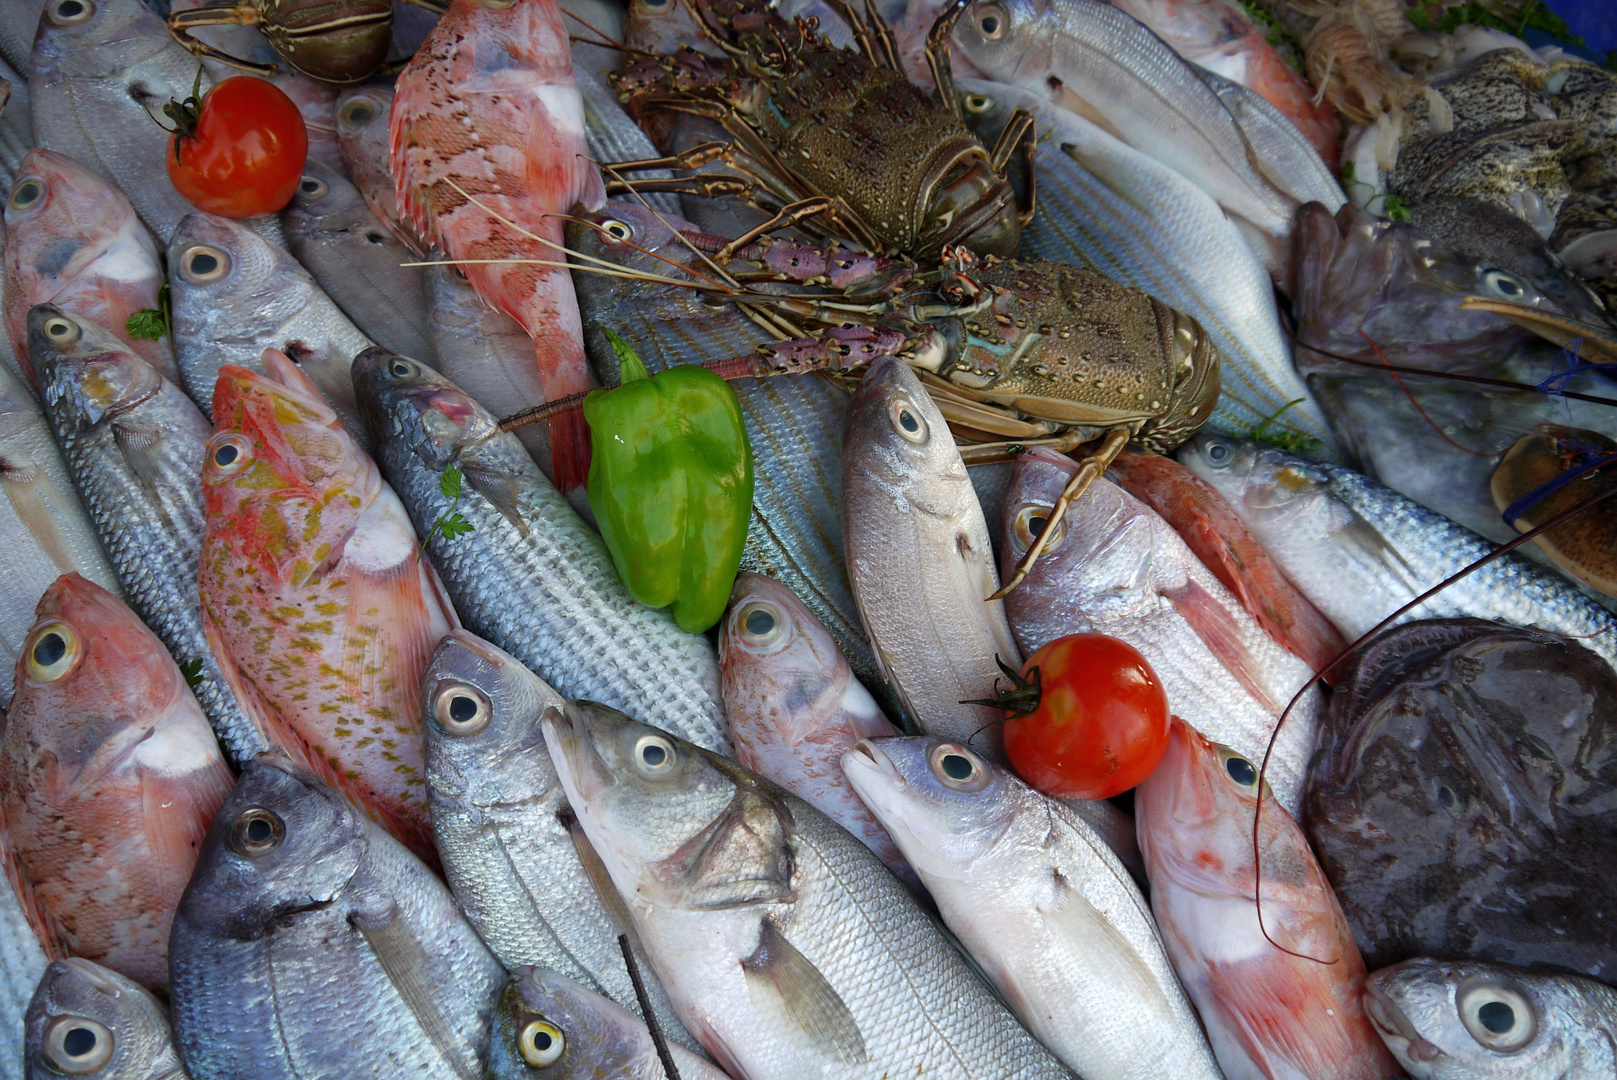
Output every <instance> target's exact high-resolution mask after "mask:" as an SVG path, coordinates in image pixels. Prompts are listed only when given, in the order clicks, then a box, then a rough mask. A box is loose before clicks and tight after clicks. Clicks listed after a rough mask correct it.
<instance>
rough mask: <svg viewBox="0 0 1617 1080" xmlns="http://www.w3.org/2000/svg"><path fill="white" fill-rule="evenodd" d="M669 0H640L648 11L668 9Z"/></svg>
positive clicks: (641, 4)
mask: <svg viewBox="0 0 1617 1080" xmlns="http://www.w3.org/2000/svg"><path fill="white" fill-rule="evenodd" d="M668 2H669V0H640V6H641V7H643V8H645V9H646V10H647V11H666V10H667V9H668Z"/></svg>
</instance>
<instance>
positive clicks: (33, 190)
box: [11, 180, 39, 206]
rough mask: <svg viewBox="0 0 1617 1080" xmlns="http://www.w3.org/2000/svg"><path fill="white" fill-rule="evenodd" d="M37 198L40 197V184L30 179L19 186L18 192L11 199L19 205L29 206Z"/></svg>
mask: <svg viewBox="0 0 1617 1080" xmlns="http://www.w3.org/2000/svg"><path fill="white" fill-rule="evenodd" d="M37 198H39V185H38V184H36V183H34V182H33V181H32V180H29V181H28V182H27V183H25V184H22V185H19V186H18V188H17V194H16V195H14V196H12V199H11V201H12V202H13V203H15V204H17V205H18V206H28V205H30V204H32V203H33V201H34V200H35V199H37Z"/></svg>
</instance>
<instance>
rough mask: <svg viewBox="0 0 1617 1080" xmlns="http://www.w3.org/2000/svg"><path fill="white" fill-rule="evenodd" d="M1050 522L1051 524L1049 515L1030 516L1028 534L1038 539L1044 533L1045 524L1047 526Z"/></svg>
mask: <svg viewBox="0 0 1617 1080" xmlns="http://www.w3.org/2000/svg"><path fill="white" fill-rule="evenodd" d="M1049 524H1050V519H1049V518H1047V517H1038V516H1036V515H1035V516H1034V517H1030V518H1028V519H1027V532H1028V535H1029V536H1031V537H1033V539H1035V540H1037V539H1038V538H1039V537H1041V536H1043V535H1044V529H1045V526H1047V525H1049Z"/></svg>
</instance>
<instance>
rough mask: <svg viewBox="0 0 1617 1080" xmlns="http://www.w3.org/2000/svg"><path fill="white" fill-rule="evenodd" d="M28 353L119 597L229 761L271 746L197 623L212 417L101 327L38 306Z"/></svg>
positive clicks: (245, 758) (32, 316)
mask: <svg viewBox="0 0 1617 1080" xmlns="http://www.w3.org/2000/svg"><path fill="white" fill-rule="evenodd" d="M29 326H30V330H29V338H30V346H29V348H30V351H31V352H32V354H33V356H34V364H35V370H37V371H38V372H39V379H40V384H39V385H40V396H41V397H42V398H43V399H44V403H45V415H46V417H47V419H48V420H49V421H50V424H51V428H52V429H53V430H54V432H55V434H56V442H57V445H58V446H59V447H60V448H61V452H62V458H63V460H64V461H65V463H66V465H67V468H68V472H69V473H70V474H71V476H72V478H73V485H74V487H76V488H77V489H78V492H79V496H80V498H81V499H82V500H83V505H84V507H85V509H86V510H87V511H88V512H89V516H90V520H91V522H92V523H93V524H94V526H95V529H96V533H97V535H98V536H100V538H101V541H102V543H103V545H104V546H105V549H106V550H107V552H109V553H110V555H111V557H112V561H113V564H114V565H115V566H116V567H117V571H118V579H119V581H120V582H122V583H123V585H124V595H125V596H126V597H127V599H128V602H129V605H130V607H131V608H133V609H134V611H135V613H136V614H138V615H139V616H140V617H141V618H142V619H144V620H145V622H146V624H147V625H148V626H150V627H151V628H152V631H153V632H154V633H156V634H157V636H158V637H159V638H160V639H161V640H162V642H163V644H164V645H165V646H167V648H168V650H169V653H170V655H172V656H173V657H174V662H175V663H177V664H180V665H182V668H183V670H184V671H186V672H187V682H188V683H190V686H191V689H192V691H193V692H194V693H195V694H196V697H197V700H198V702H200V703H201V705H202V710H203V712H204V713H205V714H206V715H207V717H208V722H209V723H210V724H212V725H213V729H214V731H215V733H216V734H217V735H218V736H219V741H220V742H221V743H222V744H223V745H224V748H225V751H226V753H227V754H228V755H229V757H230V760H231V761H232V762H234V763H241V762H244V761H248V760H250V759H251V758H252V757H253V756H254V755H255V754H258V753H259V752H260V751H263V750H265V749H268V746H269V744H268V743H267V742H266V741H265V740H264V734H263V732H262V731H260V730H259V727H258V724H257V722H256V721H254V719H253V718H252V717H251V715H249V714H248V712H247V711H246V710H245V709H244V708H243V707H242V704H241V702H239V701H237V700H236V695H235V693H234V692H233V691H232V690H231V688H230V684H229V681H228V680H227V679H226V677H225V674H224V672H223V671H222V670H221V668H220V664H219V660H218V658H216V657H215V656H214V655H213V649H212V648H211V647H210V646H209V644H208V639H207V635H206V634H205V633H204V631H203V627H202V611H201V602H200V599H199V595H198V592H197V571H198V567H199V563H200V560H201V556H202V534H203V526H204V517H205V514H204V510H203V500H202V486H201V477H202V457H203V453H204V447H205V446H206V444H207V442H208V439H209V438H210V437H211V436H212V435H213V425H212V424H211V423H209V422H208V420H207V418H206V417H204V416H203V415H202V414H201V413H200V412H199V411H197V407H196V406H195V405H194V404H192V402H191V400H190V399H189V398H187V397H186V396H185V393H184V392H183V391H182V390H180V388H179V387H178V386H175V385H174V384H173V383H172V382H170V381H169V380H168V379H166V378H164V377H163V376H162V375H161V374H159V373H158V372H157V371H156V370H155V369H154V368H152V367H151V366H150V365H149V364H147V363H146V362H145V361H144V360H143V359H141V358H140V357H139V356H136V355H135V354H134V353H133V352H132V351H131V350H130V349H128V348H127V347H125V346H124V344H123V343H122V342H121V341H119V340H118V339H117V338H115V337H113V336H112V335H111V334H109V333H108V332H107V331H105V330H103V329H102V328H101V327H99V326H96V325H95V324H94V323H92V322H90V321H89V320H87V319H84V318H82V317H80V316H76V315H68V314H66V313H65V312H63V311H61V310H60V309H59V308H56V307H53V306H51V305H49V304H41V305H40V306H39V307H37V308H35V309H34V310H33V312H31V313H30V315H29Z"/></svg>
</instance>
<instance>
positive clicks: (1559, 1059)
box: [1364, 960, 1617, 1080]
mask: <svg viewBox="0 0 1617 1080" xmlns="http://www.w3.org/2000/svg"><path fill="white" fill-rule="evenodd" d="M1364 1011H1365V1012H1367V1013H1369V1014H1370V1019H1371V1021H1372V1022H1373V1023H1374V1024H1375V1026H1376V1030H1377V1032H1378V1033H1379V1034H1380V1035H1381V1037H1382V1039H1383V1040H1385V1041H1386V1043H1387V1047H1388V1049H1390V1050H1391V1051H1392V1053H1393V1056H1394V1057H1396V1058H1397V1059H1398V1063H1399V1064H1400V1065H1402V1066H1403V1067H1404V1069H1405V1071H1407V1072H1408V1073H1409V1075H1410V1076H1412V1077H1414V1078H1415V1080H1487V1078H1495V1077H1498V1078H1506V1077H1508V1078H1511V1080H1517V1078H1519V1080H1540V1078H1543V1080H1551V1078H1560V1077H1565V1078H1567V1080H1571V1078H1572V1077H1591V1078H1592V1077H1597V1076H1613V1075H1617V991H1614V990H1612V988H1611V987H1610V986H1608V985H1606V984H1605V983H1600V982H1596V981H1595V980H1593V979H1584V978H1579V977H1578V976H1576V975H1534V974H1531V973H1529V972H1526V971H1522V970H1520V969H1519V968H1509V967H1503V966H1500V965H1495V964H1479V963H1476V962H1475V961H1470V960H1458V961H1453V962H1447V961H1442V960H1409V961H1406V962H1405V963H1402V964H1399V965H1397V966H1396V967H1390V968H1383V969H1382V970H1380V971H1376V972H1372V973H1371V975H1370V978H1369V979H1368V980H1367V981H1366V983H1365V993H1364Z"/></svg>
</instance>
